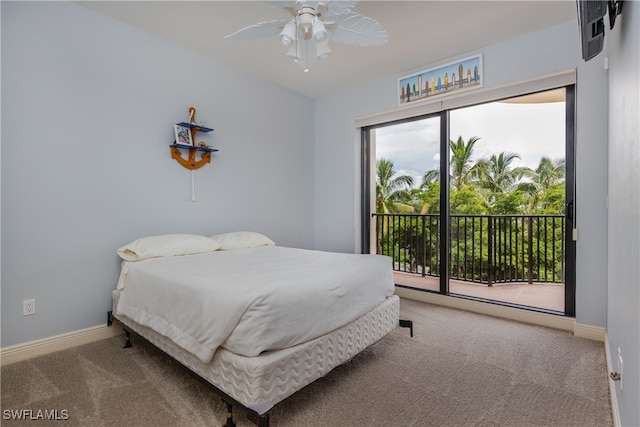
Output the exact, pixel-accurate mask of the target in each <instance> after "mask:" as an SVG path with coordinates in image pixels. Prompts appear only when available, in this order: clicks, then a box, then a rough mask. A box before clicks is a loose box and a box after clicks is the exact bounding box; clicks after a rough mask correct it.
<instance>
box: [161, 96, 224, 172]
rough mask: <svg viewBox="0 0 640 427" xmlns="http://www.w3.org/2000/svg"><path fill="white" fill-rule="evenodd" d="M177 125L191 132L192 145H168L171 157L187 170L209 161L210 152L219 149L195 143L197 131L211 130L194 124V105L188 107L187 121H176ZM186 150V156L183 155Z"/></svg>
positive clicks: (197, 167)
mask: <svg viewBox="0 0 640 427" xmlns="http://www.w3.org/2000/svg"><path fill="white" fill-rule="evenodd" d="M177 125H178V126H182V127H185V128H188V129H189V132H190V133H191V141H193V144H194V145H186V144H176V141H174V143H173V144H171V145H169V147H170V148H171V158H172V159H175V160H176V161H177V162H178V163H180V164H181V165H182V166H184V167H185V168H187V169H189V170H196V169H200V168H201V167H202V166H204V165H206V164H207V163H210V162H211V153H213V152H216V151H219V150H218V149H216V148H211V147H208V146H206V145H205V144H204V142H199V143H197V144H196V142H195V141H196V134H197V133H198V132H211V131H213V129H212V128H208V127H205V126H200V125H197V124H196V109H195V108H194V107H191V108H189V121H188V122H180V123H177ZM185 152H186V155H187V157H186V158H185V157H184V154H185ZM198 153H200V158H199V159H198V158H197V156H196V155H197V154H198Z"/></svg>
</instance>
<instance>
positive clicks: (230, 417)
mask: <svg viewBox="0 0 640 427" xmlns="http://www.w3.org/2000/svg"><path fill="white" fill-rule="evenodd" d="M223 402H224V400H223ZM224 403H226V404H227V422H226V423H225V425H224V426H223V427H236V423H235V422H233V405H232V404H231V403H228V402H224Z"/></svg>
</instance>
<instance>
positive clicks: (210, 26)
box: [79, 0, 577, 98]
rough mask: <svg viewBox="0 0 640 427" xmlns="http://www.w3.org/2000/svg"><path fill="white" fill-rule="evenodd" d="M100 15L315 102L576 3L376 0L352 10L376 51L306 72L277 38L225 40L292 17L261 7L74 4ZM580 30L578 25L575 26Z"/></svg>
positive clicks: (543, 22) (504, 35) (559, 13)
mask: <svg viewBox="0 0 640 427" xmlns="http://www.w3.org/2000/svg"><path fill="white" fill-rule="evenodd" d="M79 3H81V4H83V5H85V6H87V7H89V8H91V9H93V10H95V11H98V12H100V13H103V14H105V15H108V16H111V17H113V18H116V19H119V20H121V21H124V22H127V23H129V24H131V25H134V26H136V27H139V28H141V29H143V30H145V31H148V32H150V33H153V34H156V35H158V36H160V37H163V38H165V39H168V40H171V41H173V42H175V43H177V44H180V45H182V46H184V47H187V48H190V49H193V50H195V51H197V52H200V53H202V54H204V55H208V56H210V57H212V58H215V59H217V60H219V61H221V62H224V63H227V64H229V65H232V66H234V67H237V68H239V69H242V70H244V71H247V72H249V73H251V74H255V75H257V76H260V77H262V78H264V79H266V80H270V81H272V82H274V83H277V84H279V85H282V86H285V87H287V88H290V89H292V90H294V91H297V92H300V93H303V94H305V95H308V96H310V97H313V98H318V97H321V96H325V95H328V94H331V93H335V92H339V91H342V90H345V89H348V88H350V87H353V86H357V85H360V84H364V83H367V82H372V81H377V80H381V79H384V78H386V77H389V76H392V75H398V76H399V77H400V76H402V75H404V74H409V73H410V72H412V71H417V70H420V69H421V68H426V67H428V66H430V65H432V64H435V63H437V62H441V61H445V60H448V59H453V58H456V57H459V56H461V55H465V54H468V53H472V52H474V51H477V50H479V49H480V50H481V48H482V47H483V46H487V45H490V44H493V43H496V42H499V41H501V40H506V39H509V38H513V37H517V36H519V35H522V34H526V33H530V32H534V31H537V30H540V29H543V28H546V27H550V26H553V25H557V24H560V23H563V22H567V21H571V20H575V19H576V16H577V15H576V2H575V0H554V1H537V0H534V1H522V0H518V1H478V0H476V1H457V0H449V1H400V0H388V1H374V0H363V1H360V3H358V5H357V6H356V7H355V8H354V9H353V11H354V12H358V13H360V14H362V15H365V16H369V17H371V18H373V19H376V20H377V21H379V22H380V23H381V24H382V25H383V26H384V27H385V29H386V30H387V32H388V33H389V43H388V44H386V45H384V46H380V47H356V46H349V45H341V44H338V43H331V49H332V50H333V54H332V56H331V57H330V58H329V59H327V60H326V61H318V62H316V63H315V64H314V65H313V66H312V67H311V70H310V71H309V72H308V73H304V72H303V71H302V69H301V68H299V67H298V66H297V65H296V64H295V63H293V61H292V60H291V59H289V58H287V57H286V56H285V53H286V50H285V48H284V47H283V46H281V45H280V43H279V40H278V39H277V37H272V38H267V39H263V40H258V41H244V42H228V41H224V39H223V37H224V36H225V35H228V34H231V33H233V32H234V31H236V30H238V29H240V28H244V27H247V26H249V25H252V24H255V23H258V22H262V21H270V20H277V19H283V20H286V19H289V18H290V16H291V15H289V13H288V12H286V11H284V10H281V9H276V8H273V7H271V5H269V4H268V2H266V1H238V0H236V1H185V0H182V1H79ZM576 31H577V26H576Z"/></svg>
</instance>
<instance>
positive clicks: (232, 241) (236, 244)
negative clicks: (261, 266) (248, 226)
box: [211, 231, 275, 251]
mask: <svg viewBox="0 0 640 427" xmlns="http://www.w3.org/2000/svg"><path fill="white" fill-rule="evenodd" d="M211 240H213V241H215V242H217V243H218V244H219V245H220V250H222V251H229V250H233V249H243V248H255V247H257V246H274V245H275V243H274V242H273V240H271V239H270V238H268V237H267V236H265V235H263V234H260V233H256V232H254V231H233V232H231V233H223V234H216V235H215V236H211Z"/></svg>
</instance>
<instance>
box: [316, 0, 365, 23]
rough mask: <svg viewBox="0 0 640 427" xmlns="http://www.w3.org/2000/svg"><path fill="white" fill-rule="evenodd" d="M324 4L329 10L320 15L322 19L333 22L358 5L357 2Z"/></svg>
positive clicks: (341, 0) (344, 0)
mask: <svg viewBox="0 0 640 427" xmlns="http://www.w3.org/2000/svg"><path fill="white" fill-rule="evenodd" d="M324 4H325V5H326V6H327V9H329V10H327V11H326V12H324V13H323V14H322V16H323V18H325V19H328V20H330V21H333V20H335V19H336V18H337V17H338V16H339V15H345V14H347V13H349V12H351V9H353V8H354V7H356V5H357V4H358V0H327V1H325V2H324Z"/></svg>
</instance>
